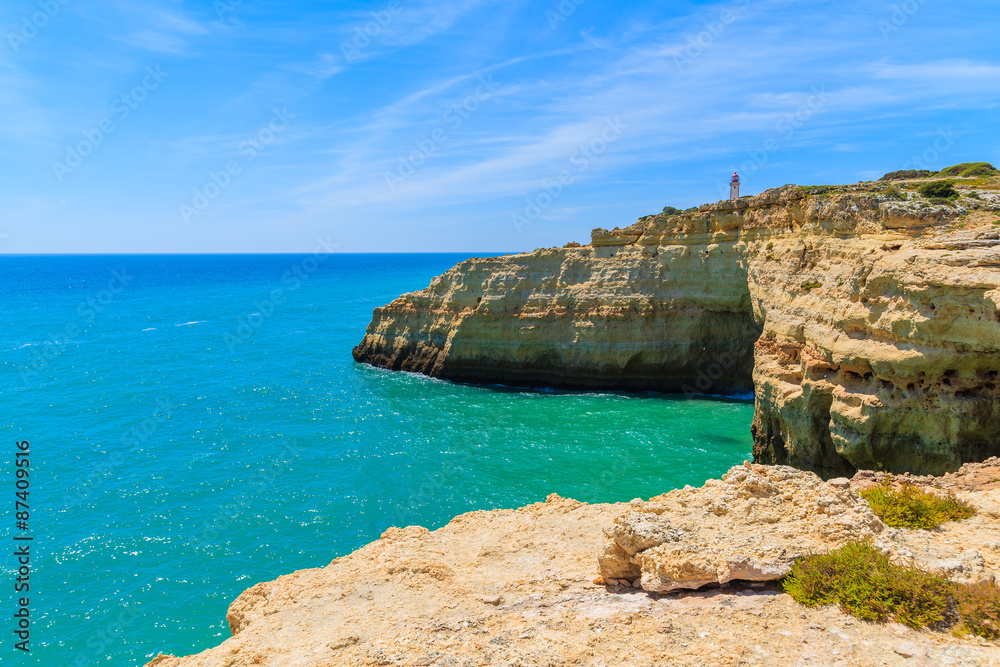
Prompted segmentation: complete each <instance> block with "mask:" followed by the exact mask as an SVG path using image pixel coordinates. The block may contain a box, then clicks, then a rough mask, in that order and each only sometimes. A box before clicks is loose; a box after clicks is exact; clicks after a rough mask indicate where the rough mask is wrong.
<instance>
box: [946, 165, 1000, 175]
mask: <svg viewBox="0 0 1000 667" xmlns="http://www.w3.org/2000/svg"><path fill="white" fill-rule="evenodd" d="M997 173H998V172H997V168H996V167H994V166H993V165H992V164H990V163H989V162H964V163H962V164H956V165H955V166H953V167H947V168H945V169H942V170H941V171H939V172H938V174H937V175H938V176H958V177H961V178H974V177H976V176H996V174H997Z"/></svg>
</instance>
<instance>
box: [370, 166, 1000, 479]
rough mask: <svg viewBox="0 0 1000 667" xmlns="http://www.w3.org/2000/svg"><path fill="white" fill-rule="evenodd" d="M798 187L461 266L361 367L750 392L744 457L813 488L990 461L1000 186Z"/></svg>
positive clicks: (382, 324) (374, 344) (389, 320)
mask: <svg viewBox="0 0 1000 667" xmlns="http://www.w3.org/2000/svg"><path fill="white" fill-rule="evenodd" d="M955 183H956V186H955V187H956V188H957V189H958V192H959V193H961V198H960V199H958V200H957V202H956V201H953V200H943V199H927V198H926V197H923V196H922V195H920V194H919V193H918V192H917V188H918V186H919V181H894V182H893V183H892V184H886V183H863V184H858V185H854V186H837V187H814V188H802V187H796V186H785V187H783V188H780V189H775V190H769V191H767V192H765V193H763V194H761V195H758V196H756V197H743V198H741V199H739V200H737V201H735V202H728V201H727V202H720V203H717V204H712V205H705V206H702V207H700V208H699V209H698V210H697V211H694V210H692V211H690V212H685V213H683V214H679V215H657V216H647V217H645V218H642V219H640V220H639V221H638V222H637V223H636V224H634V225H632V226H630V227H627V228H625V229H617V228H616V229H614V230H611V231H607V230H603V229H596V230H594V231H593V233H592V240H591V243H590V245H588V246H584V247H566V248H560V249H544V250H537V251H535V252H533V253H528V254H520V255H511V256H506V257H499V258H491V259H472V260H468V261H466V262H462V263H461V264H459V265H458V266H456V267H455V268H453V269H451V270H450V271H448V272H447V273H445V274H444V275H442V276H440V277H438V278H435V279H434V280H433V281H432V283H431V284H430V286H429V287H427V288H426V289H424V290H421V291H419V292H415V293H412V294H407V295H404V296H402V297H400V298H398V299H396V300H395V301H393V302H392V303H391V304H389V305H388V306H385V307H383V308H378V309H376V310H375V312H374V316H373V320H372V323H371V324H370V325H369V327H368V331H367V333H366V335H365V337H364V339H363V340H362V341H361V343H360V344H359V345H358V346H357V347H356V348H355V349H354V357H355V359H357V360H358V361H361V362H365V363H370V364H374V365H377V366H381V367H385V368H391V369H402V370H409V371H415V372H420V373H426V374H428V375H431V376H434V377H440V378H446V379H451V380H457V381H466V382H477V383H504V384H516V385H547V386H557V387H568V388H579V389H584V388H595V389H597V388H601V389H624V390H658V391H665V392H686V393H690V394H697V393H702V394H734V393H744V392H748V391H753V393H754V395H755V397H756V412H755V417H754V421H753V427H752V430H753V436H754V443H755V444H754V457H755V460H757V461H759V462H766V463H775V464H785V463H787V464H789V465H793V466H796V467H799V468H804V469H810V470H815V471H817V472H819V473H821V474H822V475H824V476H827V477H829V476H834V475H842V474H852V473H853V472H854V471H855V470H857V469H886V470H891V471H899V472H901V471H912V472H921V473H932V474H940V473H943V472H945V471H948V470H956V469H958V467H959V466H960V465H961V464H962V463H963V462H966V461H980V460H983V459H985V458H986V457H988V456H991V455H996V454H1000V438H998V437H997V436H998V434H1000V386H998V382H1000V380H998V374H1000V310H998V308H1000V235H998V233H997V230H998V229H1000V227H998V226H997V225H996V224H994V223H997V222H1000V219H998V215H997V212H998V211H1000V195H998V191H1000V179H998V178H996V177H995V176H992V177H977V178H970V179H957V180H956V181H955Z"/></svg>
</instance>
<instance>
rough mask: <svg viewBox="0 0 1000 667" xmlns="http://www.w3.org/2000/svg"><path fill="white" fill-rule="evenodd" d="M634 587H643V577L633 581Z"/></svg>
mask: <svg viewBox="0 0 1000 667" xmlns="http://www.w3.org/2000/svg"><path fill="white" fill-rule="evenodd" d="M632 588H642V577H639V578H638V579H636V580H635V581H633V582H632Z"/></svg>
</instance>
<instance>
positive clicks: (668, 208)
mask: <svg viewBox="0 0 1000 667" xmlns="http://www.w3.org/2000/svg"><path fill="white" fill-rule="evenodd" d="M663 212H664V213H666V214H667V215H677V214H678V213H683V212H684V211H682V210H680V209H679V208H674V207H673V206H664V207H663Z"/></svg>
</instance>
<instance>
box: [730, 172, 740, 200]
mask: <svg viewBox="0 0 1000 667" xmlns="http://www.w3.org/2000/svg"><path fill="white" fill-rule="evenodd" d="M739 198H740V175H739V174H733V180H732V181H731V182H730V183H729V199H730V201H736V200H737V199H739Z"/></svg>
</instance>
